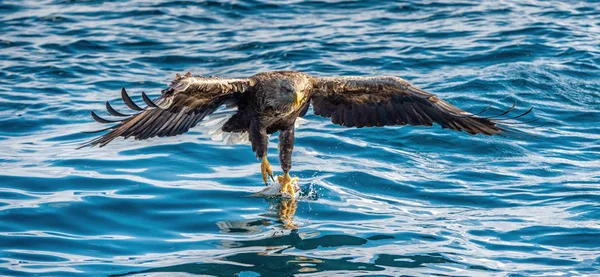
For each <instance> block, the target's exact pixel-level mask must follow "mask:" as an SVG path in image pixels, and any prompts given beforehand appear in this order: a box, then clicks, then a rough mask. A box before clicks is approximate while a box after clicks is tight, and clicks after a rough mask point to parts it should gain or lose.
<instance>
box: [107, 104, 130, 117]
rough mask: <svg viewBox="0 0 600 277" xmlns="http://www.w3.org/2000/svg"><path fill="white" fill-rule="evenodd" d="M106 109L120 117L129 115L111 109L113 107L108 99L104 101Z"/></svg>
mask: <svg viewBox="0 0 600 277" xmlns="http://www.w3.org/2000/svg"><path fill="white" fill-rule="evenodd" d="M106 110H107V111H108V113H109V114H112V115H114V116H120V117H126V116H130V115H128V114H122V113H120V112H117V110H115V109H113V107H112V106H111V105H110V103H109V102H108V101H106Z"/></svg>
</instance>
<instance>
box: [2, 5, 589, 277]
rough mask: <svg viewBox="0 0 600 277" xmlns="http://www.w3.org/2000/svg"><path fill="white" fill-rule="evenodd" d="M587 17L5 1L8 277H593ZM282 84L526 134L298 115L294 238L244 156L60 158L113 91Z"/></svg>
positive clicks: (202, 136)
mask: <svg viewBox="0 0 600 277" xmlns="http://www.w3.org/2000/svg"><path fill="white" fill-rule="evenodd" d="M599 7H600V5H598V2H597V1H587V2H586V1H541V0H539V1H536V0H530V1H443V3H438V2H432V1H407V2H403V3H391V2H382V1H262V0H260V1H259V0H253V1H234V2H233V3H227V2H226V1H203V2H196V1H75V0H44V1H12V0H7V1H0V34H1V35H0V152H1V153H2V154H1V155H0V275H6V276H30V275H36V276H107V275H116V276H129V275H140V276H163V275H166V276H184V275H194V274H207V275H216V276H233V275H236V274H237V275H239V276H259V275H260V276H288V275H300V274H306V275H310V276H322V275H326V276H335V275H339V276H349V275H351V276H354V275H361V276H365V275H378V276H400V275H403V276H431V275H437V276H515V277H516V276H542V275H543V276H549V275H552V276H588V275H594V274H600V254H599V253H600V224H599V220H600V204H599V203H600V161H599V160H600V144H599V141H600V124H598V122H600V79H599V75H598V73H599V72H600V70H599V69H600V46H599V43H600V8H599ZM279 69H292V70H298V71H304V72H307V73H311V74H315V75H394V76H400V77H403V78H405V79H408V80H410V81H411V82H413V83H414V84H416V85H418V86H421V87H422V88H424V89H427V90H429V91H432V92H435V93H437V94H438V95H439V96H440V97H442V98H444V99H446V100H448V101H449V102H451V103H453V104H455V105H458V106H460V107H463V108H465V109H467V110H470V111H478V110H481V109H483V108H484V107H486V106H487V105H489V104H492V105H493V108H492V110H491V111H490V112H489V114H490V115H492V114H494V113H499V112H500V109H501V108H503V107H504V108H506V107H507V106H509V105H510V104H511V103H512V102H514V101H518V103H519V105H518V106H517V109H516V112H524V111H526V110H527V108H529V107H530V106H535V107H536V110H535V112H534V115H533V116H531V117H528V118H530V119H531V118H539V119H540V120H539V122H537V123H536V124H537V125H536V124H532V125H531V126H530V127H531V128H530V127H528V128H526V130H524V131H525V132H526V133H527V134H526V135H524V136H509V137H495V138H488V137H481V136H469V135H466V134H464V133H457V132H450V131H446V130H442V129H440V128H439V127H433V128H426V127H421V128H415V127H390V128H374V129H360V130H359V129H345V128H343V127H340V126H336V125H334V124H332V123H330V122H329V121H328V120H326V119H323V118H320V117H317V116H314V115H313V114H312V112H309V114H308V116H307V117H306V119H308V122H306V123H305V124H304V125H302V126H301V127H300V129H298V131H297V133H296V134H297V139H296V148H295V152H294V168H293V173H294V174H296V175H297V176H300V177H301V180H302V182H301V183H302V187H303V194H304V196H303V197H302V198H301V199H300V201H299V202H298V203H297V209H296V211H295V215H294V216H293V223H294V224H295V225H297V226H298V229H295V230H290V229H286V228H284V227H285V226H284V224H283V221H282V220H281V219H280V215H279V214H280V213H281V212H282V210H285V209H289V208H290V206H289V205H288V204H290V203H285V202H282V201H280V200H277V199H275V200H265V199H263V198H257V197H247V196H248V195H249V194H250V193H252V192H256V191H258V190H259V189H261V188H262V184H261V178H260V174H259V164H258V162H257V160H256V159H255V158H254V155H253V154H252V152H251V150H250V148H249V147H248V146H247V145H236V146H224V145H222V143H219V142H214V141H211V139H210V137H209V136H208V135H207V134H206V132H204V131H203V130H202V128H196V129H194V130H192V132H190V133H188V134H186V135H184V136H178V137H173V138H167V139H152V140H149V141H135V142H134V141H121V140H119V141H117V142H116V143H113V144H111V145H110V147H106V148H103V149H84V150H75V149H74V148H75V146H77V145H78V144H79V143H81V142H83V141H85V140H86V139H89V138H90V137H91V136H90V135H87V134H82V133H80V132H81V131H84V130H91V129H95V128H97V127H99V125H98V124H96V123H91V119H90V117H89V111H90V110H97V111H100V110H102V109H103V105H104V104H103V103H104V102H103V101H105V100H116V99H117V98H118V96H119V89H120V88H121V86H125V87H127V88H128V89H129V91H130V92H132V93H133V94H134V95H137V96H138V98H136V100H137V101H140V98H139V93H140V92H141V91H143V90H144V91H146V92H148V93H149V94H150V95H157V94H158V93H159V92H160V89H162V88H164V87H165V85H166V84H167V83H168V82H169V81H170V80H171V79H172V78H173V77H174V75H175V73H178V72H187V71H191V72H193V73H195V74H202V75H218V76H232V77H240V76H249V75H252V74H255V73H257V72H261V71H267V70H279ZM114 103H119V102H118V101H114ZM116 106H117V108H120V109H123V108H124V105H122V104H120V103H119V104H116ZM538 123H539V124H538ZM276 143H277V139H276V137H273V138H272V140H271V144H270V148H269V151H270V154H269V157H270V159H271V160H272V161H273V165H274V166H275V167H277V168H278V163H277V162H276V161H277V148H276ZM292 204H293V203H292ZM292 206H293V205H292Z"/></svg>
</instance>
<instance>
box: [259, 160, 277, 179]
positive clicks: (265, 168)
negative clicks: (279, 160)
mask: <svg viewBox="0 0 600 277" xmlns="http://www.w3.org/2000/svg"><path fill="white" fill-rule="evenodd" d="M260 173H261V174H262V178H263V181H265V186H268V185H269V182H267V174H269V177H271V180H273V181H275V180H274V178H273V170H271V164H269V161H268V160H267V156H266V155H265V156H263V158H262V163H261V164H260Z"/></svg>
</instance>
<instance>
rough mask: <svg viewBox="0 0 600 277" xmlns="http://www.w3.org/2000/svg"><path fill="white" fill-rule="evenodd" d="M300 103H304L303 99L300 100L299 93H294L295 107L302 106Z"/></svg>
mask: <svg viewBox="0 0 600 277" xmlns="http://www.w3.org/2000/svg"><path fill="white" fill-rule="evenodd" d="M300 102H302V99H300V96H298V94H297V93H294V106H295V107H296V108H298V106H300Z"/></svg>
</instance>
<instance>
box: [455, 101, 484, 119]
mask: <svg viewBox="0 0 600 277" xmlns="http://www.w3.org/2000/svg"><path fill="white" fill-rule="evenodd" d="M491 108H492V104H489V105H488V106H487V107H485V109H483V110H481V111H480V112H478V113H472V114H469V115H463V116H459V117H460V118H465V117H473V116H478V115H480V114H482V113H485V112H487V111H488V110H489V109H491Z"/></svg>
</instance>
